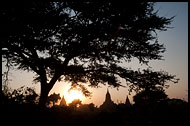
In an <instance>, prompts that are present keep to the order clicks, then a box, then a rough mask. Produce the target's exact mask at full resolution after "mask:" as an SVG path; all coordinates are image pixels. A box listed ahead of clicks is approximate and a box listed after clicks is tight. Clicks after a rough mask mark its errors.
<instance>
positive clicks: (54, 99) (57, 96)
mask: <svg viewBox="0 0 190 126" xmlns="http://www.w3.org/2000/svg"><path fill="white" fill-rule="evenodd" d="M60 99H61V97H60V94H55V93H53V94H51V95H50V96H48V99H47V103H48V105H49V104H50V103H53V106H54V105H55V103H57V102H58V100H60Z"/></svg>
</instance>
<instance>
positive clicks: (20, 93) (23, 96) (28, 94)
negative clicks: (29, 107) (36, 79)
mask: <svg viewBox="0 0 190 126" xmlns="http://www.w3.org/2000/svg"><path fill="white" fill-rule="evenodd" d="M37 97H38V94H37V93H36V92H35V89H34V88H32V87H25V86H22V87H20V88H18V89H14V90H13V91H12V90H11V89H9V91H8V92H6V93H5V92H3V98H5V99H3V104H23V103H28V104H36V103H37V102H38V101H37Z"/></svg>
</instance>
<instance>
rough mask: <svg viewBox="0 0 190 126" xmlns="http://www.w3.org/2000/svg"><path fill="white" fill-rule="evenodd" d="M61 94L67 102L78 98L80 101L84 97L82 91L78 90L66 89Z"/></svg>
mask: <svg viewBox="0 0 190 126" xmlns="http://www.w3.org/2000/svg"><path fill="white" fill-rule="evenodd" d="M63 95H64V98H65V100H66V102H67V104H69V103H71V102H72V101H73V100H74V99H80V100H81V101H82V100H83V99H84V96H83V94H82V92H81V91H78V90H70V91H68V90H67V91H66V92H65V93H64V94H63Z"/></svg>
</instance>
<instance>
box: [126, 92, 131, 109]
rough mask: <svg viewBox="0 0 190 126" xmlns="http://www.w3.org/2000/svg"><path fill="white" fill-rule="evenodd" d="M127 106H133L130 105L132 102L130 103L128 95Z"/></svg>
mask: <svg viewBox="0 0 190 126" xmlns="http://www.w3.org/2000/svg"><path fill="white" fill-rule="evenodd" d="M125 104H126V105H127V107H130V106H131V103H130V101H129V98H128V95H127V98H126V101H125Z"/></svg>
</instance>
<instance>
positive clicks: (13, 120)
mask: <svg viewBox="0 0 190 126" xmlns="http://www.w3.org/2000/svg"><path fill="white" fill-rule="evenodd" d="M1 108H2V110H1V123H2V124H4V125H12V126H25V125H33V126H35V125H43V126H77V125H83V126H99V125H106V126H107V125H115V126H116V125H117V126H118V125H121V126H161V125H168V126H170V125H179V126H183V125H187V124H188V123H187V122H189V121H188V103H184V104H177V103H175V104H170V105H159V106H157V107H155V108H151V107H149V108H147V107H144V108H139V107H137V106H132V107H131V108H130V109H129V108H128V109H126V108H117V111H114V112H102V111H98V110H95V111H89V112H81V111H76V110H75V111H74V110H72V109H69V108H68V107H60V106H55V107H52V108H43V109H42V108H39V107H38V106H37V105H30V104H22V105H21V104H20V105H3V106H2V107H1Z"/></svg>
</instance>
